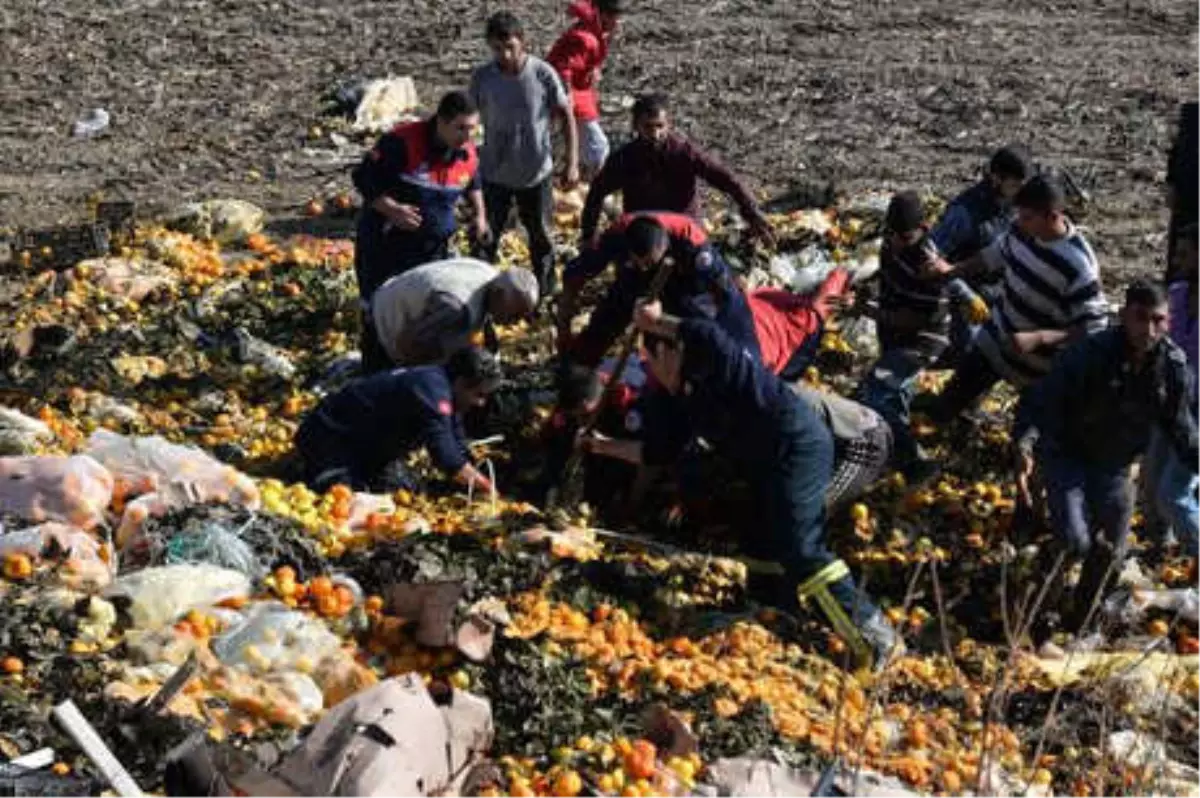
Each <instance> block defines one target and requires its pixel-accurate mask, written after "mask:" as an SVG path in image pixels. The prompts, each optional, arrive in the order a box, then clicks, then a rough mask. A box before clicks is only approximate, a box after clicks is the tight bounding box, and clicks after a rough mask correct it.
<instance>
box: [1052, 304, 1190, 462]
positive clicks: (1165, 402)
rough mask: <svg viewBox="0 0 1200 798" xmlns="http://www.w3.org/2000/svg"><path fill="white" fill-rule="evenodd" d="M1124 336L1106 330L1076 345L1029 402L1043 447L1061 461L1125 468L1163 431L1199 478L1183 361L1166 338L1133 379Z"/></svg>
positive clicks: (1118, 330) (1120, 331)
mask: <svg viewBox="0 0 1200 798" xmlns="http://www.w3.org/2000/svg"><path fill="white" fill-rule="evenodd" d="M1126 351H1127V350H1126V343H1125V332H1124V330H1123V329H1122V328H1121V327H1110V328H1108V329H1106V330H1102V331H1101V332H1097V333H1093V334H1091V335H1089V336H1088V337H1087V338H1084V339H1082V340H1080V341H1076V342H1075V343H1074V344H1072V345H1071V346H1070V347H1069V348H1067V349H1066V350H1065V351H1063V352H1062V354H1060V355H1059V356H1058V359H1057V360H1056V361H1055V363H1054V368H1053V370H1051V372H1050V373H1049V374H1047V375H1046V376H1045V377H1043V378H1042V380H1041V381H1040V382H1038V383H1037V385H1036V386H1035V387H1034V389H1033V391H1032V393H1031V395H1030V414H1031V421H1032V422H1033V424H1034V426H1035V427H1036V428H1037V431H1038V433H1039V435H1040V439H1041V443H1042V445H1044V446H1050V447H1052V449H1053V451H1056V452H1057V453H1059V454H1060V455H1062V456H1064V457H1069V458H1072V459H1078V460H1081V461H1084V462H1086V463H1089V464H1093V465H1095V466H1097V467H1101V468H1116V469H1120V468H1125V467H1127V466H1129V465H1131V464H1132V463H1133V461H1134V460H1136V459H1137V457H1138V456H1139V455H1140V454H1142V453H1143V452H1144V451H1145V450H1146V447H1147V446H1148V445H1149V442H1150V433H1151V430H1153V429H1154V428H1155V427H1158V428H1160V429H1161V430H1162V431H1163V432H1164V433H1165V434H1166V436H1167V439H1168V440H1169V441H1170V442H1171V445H1172V446H1173V447H1174V449H1175V451H1176V453H1177V454H1178V455H1179V459H1180V461H1181V462H1183V463H1184V464H1185V465H1186V466H1187V467H1188V468H1190V469H1191V470H1192V472H1193V473H1195V471H1196V466H1197V463H1196V460H1197V456H1198V455H1197V442H1196V421H1195V418H1194V417H1193V415H1192V411H1191V407H1190V404H1191V400H1190V398H1189V397H1190V393H1189V389H1190V380H1191V376H1190V374H1189V372H1188V366H1187V357H1186V356H1185V355H1184V354H1183V351H1182V350H1181V349H1180V348H1179V347H1178V346H1176V345H1175V344H1174V343H1173V342H1172V341H1171V340H1170V339H1168V338H1166V337H1165V336H1164V337H1163V338H1162V340H1161V341H1159V342H1158V345H1157V346H1156V347H1155V348H1154V350H1153V351H1151V352H1150V353H1149V354H1148V355H1147V356H1146V360H1145V362H1144V364H1143V367H1142V369H1141V370H1140V371H1135V370H1134V368H1133V364H1132V363H1131V362H1130V361H1129V358H1128V357H1127V355H1126Z"/></svg>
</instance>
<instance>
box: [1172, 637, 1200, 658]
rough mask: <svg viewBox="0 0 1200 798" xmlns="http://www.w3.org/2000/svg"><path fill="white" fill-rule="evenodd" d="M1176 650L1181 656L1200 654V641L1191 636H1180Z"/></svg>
mask: <svg viewBox="0 0 1200 798" xmlns="http://www.w3.org/2000/svg"><path fill="white" fill-rule="evenodd" d="M1175 650H1176V651H1178V652H1179V653H1180V654H1200V639H1198V638H1195V637H1192V636H1191V635H1180V637H1179V640H1178V641H1176V643H1175Z"/></svg>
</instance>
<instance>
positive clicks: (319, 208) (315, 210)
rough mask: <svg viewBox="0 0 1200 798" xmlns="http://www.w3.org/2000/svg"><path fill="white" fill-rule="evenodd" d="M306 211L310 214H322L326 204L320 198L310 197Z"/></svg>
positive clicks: (305, 207)
mask: <svg viewBox="0 0 1200 798" xmlns="http://www.w3.org/2000/svg"><path fill="white" fill-rule="evenodd" d="M304 212H305V213H306V214H307V215H309V216H320V215H321V214H323V213H324V212H325V206H324V205H322V204H321V201H320V200H318V199H310V200H309V201H308V202H307V203H306V204H305V206H304Z"/></svg>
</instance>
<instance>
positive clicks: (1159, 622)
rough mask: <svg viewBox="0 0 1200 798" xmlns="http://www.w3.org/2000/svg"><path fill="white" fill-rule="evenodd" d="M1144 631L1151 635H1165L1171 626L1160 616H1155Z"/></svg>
mask: <svg viewBox="0 0 1200 798" xmlns="http://www.w3.org/2000/svg"><path fill="white" fill-rule="evenodd" d="M1146 631H1147V632H1149V633H1150V636H1151V637H1166V636H1167V634H1169V633H1170V631H1171V626H1170V624H1168V623H1167V622H1166V621H1164V620H1163V619H1162V618H1155V619H1154V620H1153V621H1151V622H1150V623H1148V624H1147V625H1146Z"/></svg>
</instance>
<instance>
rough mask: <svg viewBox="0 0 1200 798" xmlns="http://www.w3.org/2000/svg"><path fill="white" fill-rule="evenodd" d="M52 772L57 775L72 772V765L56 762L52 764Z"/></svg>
mask: <svg viewBox="0 0 1200 798" xmlns="http://www.w3.org/2000/svg"><path fill="white" fill-rule="evenodd" d="M50 772H51V773H53V774H54V775H55V776H65V775H67V774H68V773H70V772H71V766H70V765H68V764H67V763H66V762H55V763H54V764H53V765H51V766H50Z"/></svg>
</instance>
